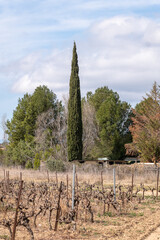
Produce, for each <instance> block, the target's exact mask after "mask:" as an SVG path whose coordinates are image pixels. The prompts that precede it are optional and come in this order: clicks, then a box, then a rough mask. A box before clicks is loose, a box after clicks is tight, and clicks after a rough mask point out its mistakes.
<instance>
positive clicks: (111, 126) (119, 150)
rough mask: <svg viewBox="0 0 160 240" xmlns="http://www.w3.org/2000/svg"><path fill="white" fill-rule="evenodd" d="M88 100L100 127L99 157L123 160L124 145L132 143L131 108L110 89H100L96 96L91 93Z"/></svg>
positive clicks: (97, 149)
mask: <svg viewBox="0 0 160 240" xmlns="http://www.w3.org/2000/svg"><path fill="white" fill-rule="evenodd" d="M87 99H88V101H89V102H90V104H93V106H94V107H95V110H96V119H97V123H98V125H99V141H97V148H96V151H97V155H98V156H99V157H104V156H106V157H108V158H109V159H114V160H115V159H123V158H124V156H125V149H124V144H125V143H127V142H130V141H131V135H130V132H129V129H128V127H129V125H130V123H131V119H130V116H131V107H130V105H129V104H128V103H126V102H121V100H120V98H119V95H118V94H117V93H116V92H113V91H112V90H110V89H108V87H101V88H98V89H97V90H96V91H95V93H94V94H92V93H91V92H89V93H88V94H87Z"/></svg>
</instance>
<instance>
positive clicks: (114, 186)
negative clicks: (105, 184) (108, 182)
mask: <svg viewBox="0 0 160 240" xmlns="http://www.w3.org/2000/svg"><path fill="white" fill-rule="evenodd" d="M113 193H114V201H116V169H115V167H114V168H113Z"/></svg>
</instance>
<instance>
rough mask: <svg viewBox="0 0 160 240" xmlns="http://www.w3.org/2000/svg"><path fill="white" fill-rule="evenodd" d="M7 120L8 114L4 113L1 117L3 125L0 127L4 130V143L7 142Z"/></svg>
mask: <svg viewBox="0 0 160 240" xmlns="http://www.w3.org/2000/svg"><path fill="white" fill-rule="evenodd" d="M6 118H7V114H6V113H4V114H3V115H2V117H1V123H0V127H1V129H2V130H3V143H6V142H7V133H6V130H7V126H6Z"/></svg>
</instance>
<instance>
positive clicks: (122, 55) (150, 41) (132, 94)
mask: <svg viewBox="0 0 160 240" xmlns="http://www.w3.org/2000/svg"><path fill="white" fill-rule="evenodd" d="M159 36H160V23H159V22H156V21H153V20H151V19H148V18H136V17H125V16H124V17H122V16H119V17H113V18H110V19H106V20H103V21H100V22H98V23H95V24H93V25H92V26H91V27H90V28H89V29H88V32H87V36H85V38H84V39H83V40H79V41H78V44H77V49H78V55H79V66H80V78H81V88H82V94H84V93H86V92H87V91H90V90H92V91H93V90H95V89H96V88H97V87H101V86H104V85H107V86H109V88H112V89H113V90H115V91H117V92H119V93H120V95H121V97H122V99H123V100H126V101H129V102H131V103H133V104H134V103H135V102H138V101H140V99H141V97H140V96H144V95H145V92H146V91H148V90H149V89H151V87H152V84H153V82H154V81H157V82H159V80H160V44H158V39H159ZM71 54H72V49H71V48H70V49H66V50H64V51H58V50H57V51H54V52H53V53H52V54H50V55H48V56H45V57H44V56H41V55H36V54H35V56H34V55H31V56H27V57H26V58H24V59H22V60H21V61H20V63H19V64H18V66H19V73H20V76H19V78H18V79H17V80H16V82H15V83H14V85H13V90H14V91H16V92H21V93H24V92H26V91H29V92H31V91H33V90H34V88H35V87H36V86H38V85H40V84H46V85H47V86H48V87H51V88H52V89H53V91H54V92H55V93H56V94H58V96H61V95H62V94H63V93H64V92H67V91H68V85H69V77H70V68H71ZM14 67H15V66H14Z"/></svg>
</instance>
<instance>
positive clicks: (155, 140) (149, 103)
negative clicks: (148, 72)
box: [130, 82, 160, 163]
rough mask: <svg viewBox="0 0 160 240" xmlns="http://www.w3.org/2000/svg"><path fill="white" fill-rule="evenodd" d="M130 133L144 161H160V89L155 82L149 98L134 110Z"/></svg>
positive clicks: (148, 95)
mask: <svg viewBox="0 0 160 240" xmlns="http://www.w3.org/2000/svg"><path fill="white" fill-rule="evenodd" d="M133 113H134V117H133V118H132V121H133V125H132V126H130V131H131V133H132V136H133V143H134V144H135V145H136V148H137V150H138V152H139V156H140V158H141V159H142V161H145V162H154V163H156V162H159V161H160V87H159V86H158V85H157V83H156V82H155V83H154V84H153V88H152V90H151V91H150V93H149V94H147V97H145V98H144V99H143V101H142V102H141V103H140V104H138V105H137V106H136V109H135V110H134V109H133Z"/></svg>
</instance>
